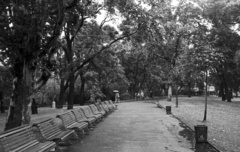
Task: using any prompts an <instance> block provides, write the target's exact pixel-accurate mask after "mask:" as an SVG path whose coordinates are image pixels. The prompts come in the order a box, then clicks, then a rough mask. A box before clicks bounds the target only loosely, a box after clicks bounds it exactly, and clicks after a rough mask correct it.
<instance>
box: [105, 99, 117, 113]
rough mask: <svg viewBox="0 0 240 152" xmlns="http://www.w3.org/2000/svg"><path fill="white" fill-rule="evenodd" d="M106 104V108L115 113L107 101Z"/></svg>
mask: <svg viewBox="0 0 240 152" xmlns="http://www.w3.org/2000/svg"><path fill="white" fill-rule="evenodd" d="M104 104H105V105H106V107H107V108H108V109H109V110H110V111H111V112H113V111H114V110H115V109H114V108H113V107H112V106H111V105H109V103H108V102H107V101H104Z"/></svg>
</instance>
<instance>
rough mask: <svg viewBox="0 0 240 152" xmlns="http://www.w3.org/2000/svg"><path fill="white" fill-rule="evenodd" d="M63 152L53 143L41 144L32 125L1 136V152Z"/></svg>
mask: <svg viewBox="0 0 240 152" xmlns="http://www.w3.org/2000/svg"><path fill="white" fill-rule="evenodd" d="M53 149H55V150H56V151H61V150H60V149H59V147H58V145H57V144H56V143H55V142H53V141H46V142H39V141H38V140H37V139H36V137H35V134H34V133H33V130H32V127H31V126H30V125H24V126H21V127H17V128H14V129H11V130H9V131H6V132H3V133H2V134H1V135H0V151H1V152H48V151H51V150H53Z"/></svg>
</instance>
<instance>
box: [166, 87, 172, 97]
mask: <svg viewBox="0 0 240 152" xmlns="http://www.w3.org/2000/svg"><path fill="white" fill-rule="evenodd" d="M167 101H172V84H169V85H168V98H167Z"/></svg>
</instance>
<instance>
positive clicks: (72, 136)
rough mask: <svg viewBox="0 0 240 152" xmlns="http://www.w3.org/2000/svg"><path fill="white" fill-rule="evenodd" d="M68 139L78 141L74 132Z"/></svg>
mask: <svg viewBox="0 0 240 152" xmlns="http://www.w3.org/2000/svg"><path fill="white" fill-rule="evenodd" d="M70 139H71V140H78V139H79V137H78V135H77V133H76V131H74V132H73V133H72V135H71V136H70Z"/></svg>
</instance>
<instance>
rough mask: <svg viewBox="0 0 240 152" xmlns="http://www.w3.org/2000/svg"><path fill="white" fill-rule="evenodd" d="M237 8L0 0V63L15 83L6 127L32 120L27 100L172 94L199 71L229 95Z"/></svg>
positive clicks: (235, 63)
mask: <svg viewBox="0 0 240 152" xmlns="http://www.w3.org/2000/svg"><path fill="white" fill-rule="evenodd" d="M100 14H102V16H104V17H103V18H102V19H101V20H100V21H99V19H98V16H99V15H100ZM115 16H118V17H120V20H119V21H118V23H119V24H118V25H117V26H116V22H114V20H115ZM239 16H240V15H239V3H238V2H226V1H224V0H221V1H213V0H205V1H204V2H203V1H198V0H195V1H184V0H179V4H178V5H173V3H172V1H171V0H166V1H152V0H145V1H139V2H138V1H133V0H130V1H127V0H115V1H112V0H107V1H104V3H102V2H98V1H94V0H93V1H91V0H80V1H77V0H67V1H62V0H60V1H57V2H54V1H44V0H43V1H29V0H27V1H17V2H13V1H9V0H7V1H4V2H1V5H0V30H1V33H0V61H1V63H2V64H3V65H4V66H5V67H7V68H9V70H10V73H11V76H12V79H11V80H10V81H13V86H14V87H13V88H12V95H11V103H10V110H9V113H10V114H9V118H8V121H7V124H6V129H10V128H13V127H16V126H19V125H21V124H22V123H29V122H30V112H29V108H28V107H29V106H30V105H31V100H32V98H37V99H38V102H43V101H44V100H45V99H46V100H48V102H46V103H48V104H50V103H51V100H53V98H54V97H55V96H57V97H58V100H57V108H63V105H64V103H65V102H66V101H67V107H68V109H72V108H73V105H74V103H77V104H80V105H83V104H85V103H86V102H87V101H88V100H90V96H92V99H93V100H95V99H96V98H99V97H101V98H103V99H111V98H112V97H113V93H112V90H114V89H118V90H120V94H123V97H124V99H126V98H130V97H135V96H136V95H137V94H139V93H140V92H144V93H145V95H146V94H149V93H150V91H152V92H153V93H154V95H160V94H161V92H162V90H165V89H168V99H169V100H171V95H172V90H173V92H174V93H177V94H178V91H179V89H180V88H184V87H185V88H188V92H189V93H188V94H189V97H190V96H191V90H192V89H193V87H194V86H195V87H196V86H197V85H198V86H202V87H203V86H204V85H203V84H204V81H205V80H204V79H203V78H202V76H203V73H204V72H206V71H207V72H208V73H209V78H210V79H209V83H211V84H212V85H215V87H216V88H217V89H218V90H219V92H220V93H219V95H220V96H222V99H223V100H227V101H231V97H232V92H237V91H239V82H240V80H239V74H240V73H239V60H240V59H239V56H240V55H239V42H240V41H239V40H240V37H239ZM114 23H115V24H114ZM48 80H49V81H48ZM52 85H53V86H54V87H53V89H55V91H53V93H50V94H49V91H46V90H49V88H52V87H51V86H52ZM199 88H201V87H199ZM56 91H58V92H56ZM47 94H48V95H47ZM77 94H78V97H77V98H75V99H74V97H76V96H77ZM55 99H56V98H55ZM44 102H45V101H44ZM177 104H178V103H177ZM177 104H176V105H177ZM22 120H24V121H22Z"/></svg>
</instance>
